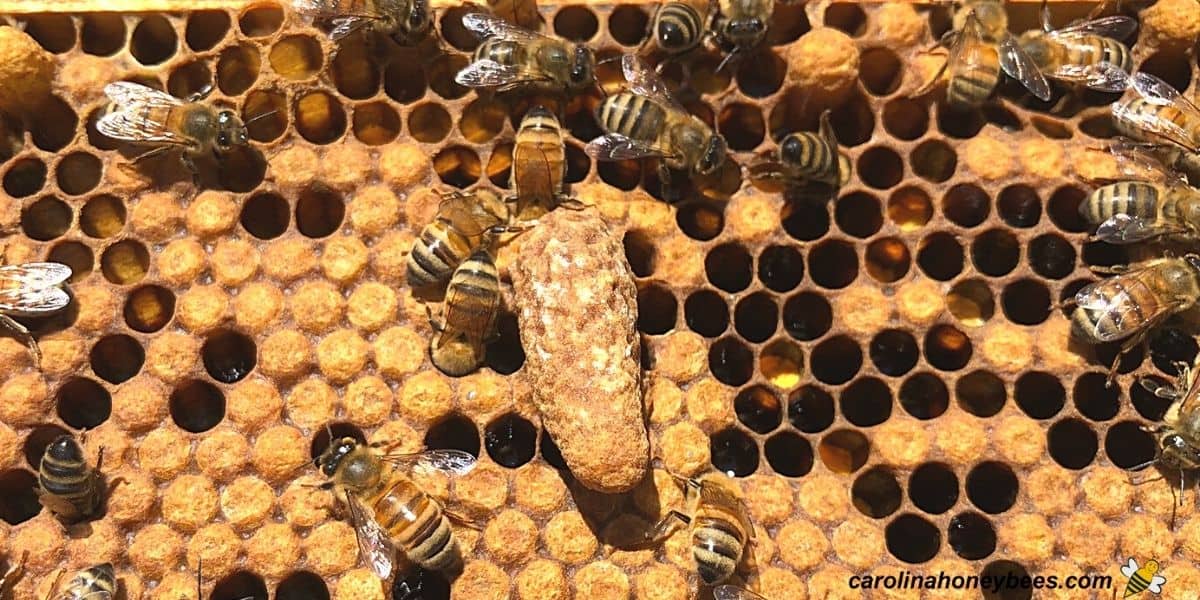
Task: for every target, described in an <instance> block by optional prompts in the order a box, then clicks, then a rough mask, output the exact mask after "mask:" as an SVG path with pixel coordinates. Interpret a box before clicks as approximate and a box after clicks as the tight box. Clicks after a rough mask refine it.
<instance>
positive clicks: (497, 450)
mask: <svg viewBox="0 0 1200 600" xmlns="http://www.w3.org/2000/svg"><path fill="white" fill-rule="evenodd" d="M537 438H538V431H537V427H534V426H533V423H530V422H529V421H528V420H526V419H525V418H524V417H522V416H521V415H518V414H516V413H509V414H506V415H503V416H501V417H500V418H498V419H496V420H495V421H492V422H491V423H489V424H488V426H487V429H486V430H484V432H483V444H484V447H486V448H487V453H488V456H490V457H492V460H494V461H496V464H498V465H501V466H504V467H508V468H510V469H515V468H517V467H519V466H521V465H523V464H525V463H527V462H529V461H531V460H533V455H534V454H535V453H536V452H537Z"/></svg>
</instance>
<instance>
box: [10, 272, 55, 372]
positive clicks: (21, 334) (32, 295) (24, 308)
mask: <svg viewBox="0 0 1200 600" xmlns="http://www.w3.org/2000/svg"><path fill="white" fill-rule="evenodd" d="M70 278H71V267H68V266H67V265H63V264H59V263H52V262H46V263H27V264H23V265H9V266H6V267H0V329H4V330H8V331H9V332H10V333H12V334H13V335H15V336H16V337H17V338H18V339H21V340H22V341H24V342H25V345H26V346H28V347H29V350H30V352H32V353H33V356H34V357H35V358H36V359H37V361H38V362H39V363H40V362H41V360H42V351H41V350H40V349H39V348H38V345H37V340H35V339H33V334H32V333H30V332H29V329H27V328H26V327H25V326H24V325H22V324H20V323H18V322H17V321H16V320H14V319H13V317H42V316H47V315H50V314H52V313H55V312H58V311H60V310H62V309H63V308H66V306H67V305H68V304H70V303H71V296H69V295H68V294H67V292H66V290H64V289H63V285H64V284H65V283H66V281H67V280H68V279H70Z"/></svg>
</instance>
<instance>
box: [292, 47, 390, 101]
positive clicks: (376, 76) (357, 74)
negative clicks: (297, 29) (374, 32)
mask: <svg viewBox="0 0 1200 600" xmlns="http://www.w3.org/2000/svg"><path fill="white" fill-rule="evenodd" d="M310 39H311V38H310ZM332 61H333V62H332V64H330V66H329V69H330V73H331V74H332V75H333V83H334V85H335V86H336V87H337V90H338V92H340V93H341V94H342V95H343V96H345V97H347V98H352V99H354V100H365V99H367V98H370V97H371V96H374V95H375V93H376V92H378V91H379V83H380V80H381V78H382V73H380V71H379V66H378V65H377V64H376V63H375V59H374V58H373V57H372V56H371V48H370V47H369V46H368V45H367V44H366V43H359V42H349V43H348V42H347V41H345V40H343V41H342V43H341V44H340V45H339V47H338V51H337V53H336V54H335V55H333V57H332ZM310 64H316V65H317V71H319V70H320V65H321V59H320V55H319V54H318V57H317V60H315V61H312V63H310ZM307 70H308V69H306V71H307ZM309 76H311V73H310V74H306V75H304V78H307V77H309ZM298 78H299V77H298Z"/></svg>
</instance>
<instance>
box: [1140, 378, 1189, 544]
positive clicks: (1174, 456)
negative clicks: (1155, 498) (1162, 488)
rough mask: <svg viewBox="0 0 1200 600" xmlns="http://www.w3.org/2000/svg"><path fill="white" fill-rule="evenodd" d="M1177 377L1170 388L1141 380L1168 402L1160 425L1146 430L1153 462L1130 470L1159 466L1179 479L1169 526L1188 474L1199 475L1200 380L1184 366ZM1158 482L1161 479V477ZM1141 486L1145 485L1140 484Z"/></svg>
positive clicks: (1145, 385)
mask: <svg viewBox="0 0 1200 600" xmlns="http://www.w3.org/2000/svg"><path fill="white" fill-rule="evenodd" d="M1175 366H1176V369H1178V371H1179V377H1178V379H1176V381H1175V385H1173V386H1165V385H1161V384H1159V383H1158V382H1156V381H1154V380H1151V379H1142V380H1141V385H1142V387H1143V388H1145V389H1146V390H1147V391H1149V392H1151V393H1153V394H1154V395H1155V396H1158V397H1159V398H1163V399H1165V400H1170V401H1171V406H1170V407H1168V408H1167V412H1166V414H1164V415H1163V422H1162V424H1161V425H1156V426H1153V427H1148V428H1145V429H1146V430H1147V431H1148V432H1150V433H1153V434H1155V435H1156V436H1157V442H1158V444H1157V447H1156V448H1155V453H1154V458H1153V459H1152V460H1150V461H1148V462H1146V463H1144V464H1142V465H1137V466H1134V467H1131V470H1140V469H1143V468H1146V467H1150V466H1153V465H1161V466H1162V467H1165V468H1166V469H1168V470H1170V471H1174V472H1175V473H1176V474H1178V475H1179V495H1178V496H1175V489H1174V487H1172V488H1171V490H1172V492H1171V494H1172V496H1174V497H1175V502H1174V503H1173V506H1172V509H1171V526H1172V528H1174V524H1175V507H1174V506H1175V505H1177V504H1178V503H1179V502H1182V501H1183V491H1184V485H1185V482H1186V480H1187V474H1189V473H1192V474H1195V473H1200V377H1197V376H1196V375H1197V371H1196V370H1195V369H1194V368H1193V367H1192V366H1189V365H1188V364H1187V363H1182V362H1181V363H1176V365H1175ZM1160 479H1161V477H1160ZM1142 483H1146V482H1145V481H1143V482H1142Z"/></svg>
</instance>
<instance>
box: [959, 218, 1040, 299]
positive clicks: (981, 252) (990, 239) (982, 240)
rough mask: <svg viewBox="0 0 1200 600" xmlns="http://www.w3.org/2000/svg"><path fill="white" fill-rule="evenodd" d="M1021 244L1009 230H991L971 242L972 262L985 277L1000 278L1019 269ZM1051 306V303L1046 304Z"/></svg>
mask: <svg viewBox="0 0 1200 600" xmlns="http://www.w3.org/2000/svg"><path fill="white" fill-rule="evenodd" d="M1020 259H1021V243H1020V242H1019V241H1017V236H1015V235H1013V234H1012V232H1010V231H1008V230H1007V229H989V230H988V231H985V232H983V233H981V234H979V236H978V237H976V238H975V239H974V240H973V241H972V242H971V262H972V263H974V265H975V269H976V270H977V271H979V272H980V273H983V274H984V275H990V276H992V277H1000V276H1002V275H1007V274H1008V273H1010V272H1011V271H1012V270H1013V269H1015V268H1017V263H1018V262H1019V261H1020ZM1046 304H1047V306H1049V302H1047V303H1046Z"/></svg>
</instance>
